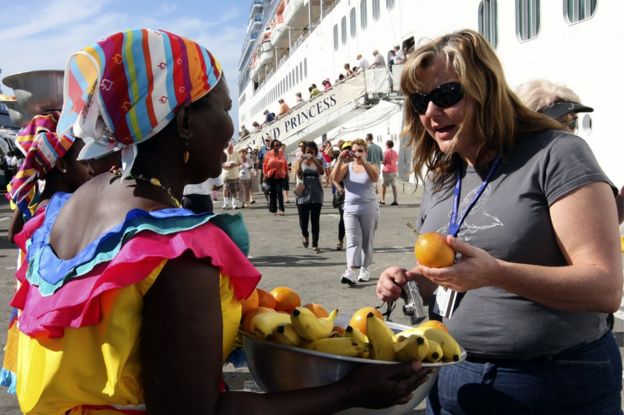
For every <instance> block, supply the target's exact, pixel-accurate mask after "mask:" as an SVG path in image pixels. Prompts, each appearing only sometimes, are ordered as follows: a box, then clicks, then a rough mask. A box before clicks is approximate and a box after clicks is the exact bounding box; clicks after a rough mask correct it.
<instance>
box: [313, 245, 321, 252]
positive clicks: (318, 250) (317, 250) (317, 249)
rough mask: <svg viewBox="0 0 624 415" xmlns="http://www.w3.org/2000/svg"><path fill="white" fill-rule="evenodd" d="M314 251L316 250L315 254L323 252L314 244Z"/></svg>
mask: <svg viewBox="0 0 624 415" xmlns="http://www.w3.org/2000/svg"><path fill="white" fill-rule="evenodd" d="M312 252H314V253H315V254H320V253H321V249H320V248H319V247H318V246H313V247H312Z"/></svg>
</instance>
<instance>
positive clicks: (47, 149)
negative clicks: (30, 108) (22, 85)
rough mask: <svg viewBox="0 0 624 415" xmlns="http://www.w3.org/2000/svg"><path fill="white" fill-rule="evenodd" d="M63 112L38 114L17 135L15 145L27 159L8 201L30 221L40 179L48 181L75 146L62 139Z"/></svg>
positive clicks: (22, 165)
mask: <svg viewBox="0 0 624 415" xmlns="http://www.w3.org/2000/svg"><path fill="white" fill-rule="evenodd" d="M59 115H60V113H59V112H58V111H54V112H52V113H50V114H47V115H37V116H35V117H33V119H32V120H30V122H29V123H28V124H26V126H24V128H22V129H21V130H20V131H19V133H18V134H17V138H16V139H15V143H16V144H17V147H18V148H19V149H20V150H21V151H22V153H24V156H25V159H24V161H23V162H22V164H21V166H20V168H19V170H18V171H17V173H16V174H15V176H14V177H13V179H12V180H11V185H10V188H9V192H8V193H7V198H8V199H10V200H12V201H13V203H15V204H16V205H17V207H18V208H19V209H20V211H21V212H22V213H23V214H24V215H26V217H27V218H30V216H31V213H32V212H31V211H30V210H29V206H30V205H31V202H32V201H33V200H34V199H35V198H36V197H37V193H38V188H37V186H36V184H37V179H40V180H41V179H44V178H45V176H46V174H47V173H48V172H50V171H51V170H52V169H53V168H54V165H55V163H56V161H57V160H58V159H60V158H62V157H63V156H64V155H65V153H66V152H67V150H69V148H70V147H71V145H72V144H73V143H74V139H73V137H70V136H60V137H59V136H58V135H57V134H56V132H55V131H56V126H57V122H58V119H59Z"/></svg>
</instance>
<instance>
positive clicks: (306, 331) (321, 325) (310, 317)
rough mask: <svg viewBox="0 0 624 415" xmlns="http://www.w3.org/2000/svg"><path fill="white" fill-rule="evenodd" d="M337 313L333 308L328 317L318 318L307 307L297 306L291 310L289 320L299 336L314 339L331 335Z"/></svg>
mask: <svg viewBox="0 0 624 415" xmlns="http://www.w3.org/2000/svg"><path fill="white" fill-rule="evenodd" d="M337 315H338V310H333V311H332V312H331V313H329V316H328V317H323V318H318V317H317V316H315V315H314V313H313V312H312V311H310V310H308V309H307V308H305V307H297V308H295V309H294V310H293V311H292V313H291V315H290V321H291V322H292V325H293V328H294V329H295V331H296V332H297V334H299V336H301V337H302V338H303V339H305V340H310V341H314V340H318V339H324V338H326V337H329V336H330V335H331V333H332V330H333V329H334V320H336V316H337Z"/></svg>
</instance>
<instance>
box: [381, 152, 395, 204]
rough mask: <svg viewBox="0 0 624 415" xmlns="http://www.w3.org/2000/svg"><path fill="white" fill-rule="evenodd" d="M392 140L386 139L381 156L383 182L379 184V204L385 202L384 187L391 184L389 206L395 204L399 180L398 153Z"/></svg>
mask: <svg viewBox="0 0 624 415" xmlns="http://www.w3.org/2000/svg"><path fill="white" fill-rule="evenodd" d="M393 147H394V142H393V141H392V140H388V141H386V151H384V157H383V161H382V163H383V169H382V173H383V183H382V185H381V202H380V203H381V204H382V205H385V204H386V188H387V187H388V186H392V197H394V201H393V202H392V203H391V206H397V205H398V204H399V202H397V184H398V182H399V153H397V152H396V151H395V150H394V149H393Z"/></svg>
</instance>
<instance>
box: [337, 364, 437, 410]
mask: <svg viewBox="0 0 624 415" xmlns="http://www.w3.org/2000/svg"><path fill="white" fill-rule="evenodd" d="M429 373H431V369H429V368H427V369H425V368H423V367H422V364H421V363H420V362H405V363H400V364H395V365H380V364H377V365H376V364H370V365H365V366H362V367H359V368H357V369H356V370H354V371H353V372H352V373H351V374H350V375H349V376H347V377H346V378H345V379H344V382H345V387H346V388H347V394H348V396H349V397H350V399H351V403H352V404H353V406H357V407H364V408H375V409H379V408H387V407H389V406H392V405H396V404H402V403H405V402H407V401H409V399H410V398H411V393H412V391H413V390H414V389H416V388H417V387H418V386H420V385H421V384H423V383H424V382H425V379H426V377H427V375H428V374H429Z"/></svg>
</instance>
